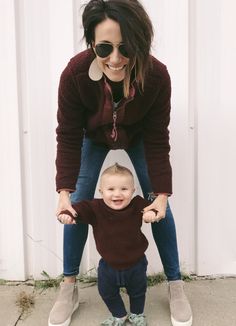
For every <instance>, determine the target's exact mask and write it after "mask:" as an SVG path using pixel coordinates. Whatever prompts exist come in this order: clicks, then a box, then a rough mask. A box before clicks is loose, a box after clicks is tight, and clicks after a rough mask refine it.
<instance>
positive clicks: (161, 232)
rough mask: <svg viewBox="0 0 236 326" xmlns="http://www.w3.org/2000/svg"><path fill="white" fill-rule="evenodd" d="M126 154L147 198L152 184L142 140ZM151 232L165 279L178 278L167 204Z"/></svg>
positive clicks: (171, 223)
mask: <svg viewBox="0 0 236 326" xmlns="http://www.w3.org/2000/svg"><path fill="white" fill-rule="evenodd" d="M127 154H128V156H129V158H130V160H131V162H132V164H133V166H134V169H135V172H136V174H137V177H138V180H139V183H140V186H141V189H142V192H143V196H144V197H145V198H148V194H149V193H151V192H152V186H151V182H150V179H149V176H148V170H147V163H146V159H145V153H144V146H143V142H139V143H138V144H136V145H135V146H133V147H132V148H130V149H128V150H127ZM152 233H153V237H154V240H155V243H156V245H157V248H158V251H159V254H160V257H161V261H162V264H163V267H164V271H165V274H166V276H167V279H168V280H169V281H173V280H178V279H180V277H181V276H180V269H179V256H178V248H177V240H176V230H175V223H174V219H173V215H172V213H171V210H170V207H169V205H168V207H167V210H166V217H165V218H164V219H163V220H161V221H160V222H158V223H152Z"/></svg>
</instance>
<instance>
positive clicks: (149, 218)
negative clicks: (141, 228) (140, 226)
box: [143, 210, 159, 223]
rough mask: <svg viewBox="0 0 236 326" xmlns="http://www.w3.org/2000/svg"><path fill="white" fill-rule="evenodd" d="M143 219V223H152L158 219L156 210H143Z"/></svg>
mask: <svg viewBox="0 0 236 326" xmlns="http://www.w3.org/2000/svg"><path fill="white" fill-rule="evenodd" d="M143 221H144V222H145V223H153V222H156V221H159V219H158V218H157V212H154V211H153V210H149V211H146V212H143Z"/></svg>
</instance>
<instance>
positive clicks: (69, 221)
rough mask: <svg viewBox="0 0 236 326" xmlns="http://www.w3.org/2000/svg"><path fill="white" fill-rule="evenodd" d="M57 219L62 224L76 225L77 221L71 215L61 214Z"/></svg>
mask: <svg viewBox="0 0 236 326" xmlns="http://www.w3.org/2000/svg"><path fill="white" fill-rule="evenodd" d="M57 219H58V221H59V222H60V223H62V224H76V221H75V219H74V218H73V217H72V216H70V215H69V214H65V213H61V214H59V215H58V217H57Z"/></svg>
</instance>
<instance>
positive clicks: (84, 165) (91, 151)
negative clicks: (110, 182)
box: [64, 138, 108, 276]
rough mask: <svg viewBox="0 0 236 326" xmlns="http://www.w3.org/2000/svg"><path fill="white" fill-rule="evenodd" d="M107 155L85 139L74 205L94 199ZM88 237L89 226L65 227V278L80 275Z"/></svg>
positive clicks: (72, 198) (73, 194)
mask: <svg viewBox="0 0 236 326" xmlns="http://www.w3.org/2000/svg"><path fill="white" fill-rule="evenodd" d="M107 153H108V149H107V148H105V147H102V146H97V145H95V144H94V143H93V142H92V141H91V140H90V139H88V138H85V139H84V142H83V147H82V153H81V166H80V172H79V177H78V180H77V183H76V190H75V192H73V193H72V194H71V197H70V198H71V202H72V204H73V203H76V202H78V201H81V200H85V199H92V198H93V197H94V193H95V189H96V185H97V181H98V177H99V173H100V171H101V167H102V164H103V162H104V160H105V158H106V155H107ZM87 236H88V225H87V224H83V223H78V224H71V225H69V224H68V225H64V276H74V275H77V274H78V273H79V266H80V261H81V257H82V254H83V250H84V246H85V243H86V240H87Z"/></svg>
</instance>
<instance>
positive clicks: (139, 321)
mask: <svg viewBox="0 0 236 326" xmlns="http://www.w3.org/2000/svg"><path fill="white" fill-rule="evenodd" d="M128 321H129V323H130V324H131V325H135V326H147V320H146V317H145V316H144V314H139V315H136V314H132V313H131V314H130V315H129V317H128Z"/></svg>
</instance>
